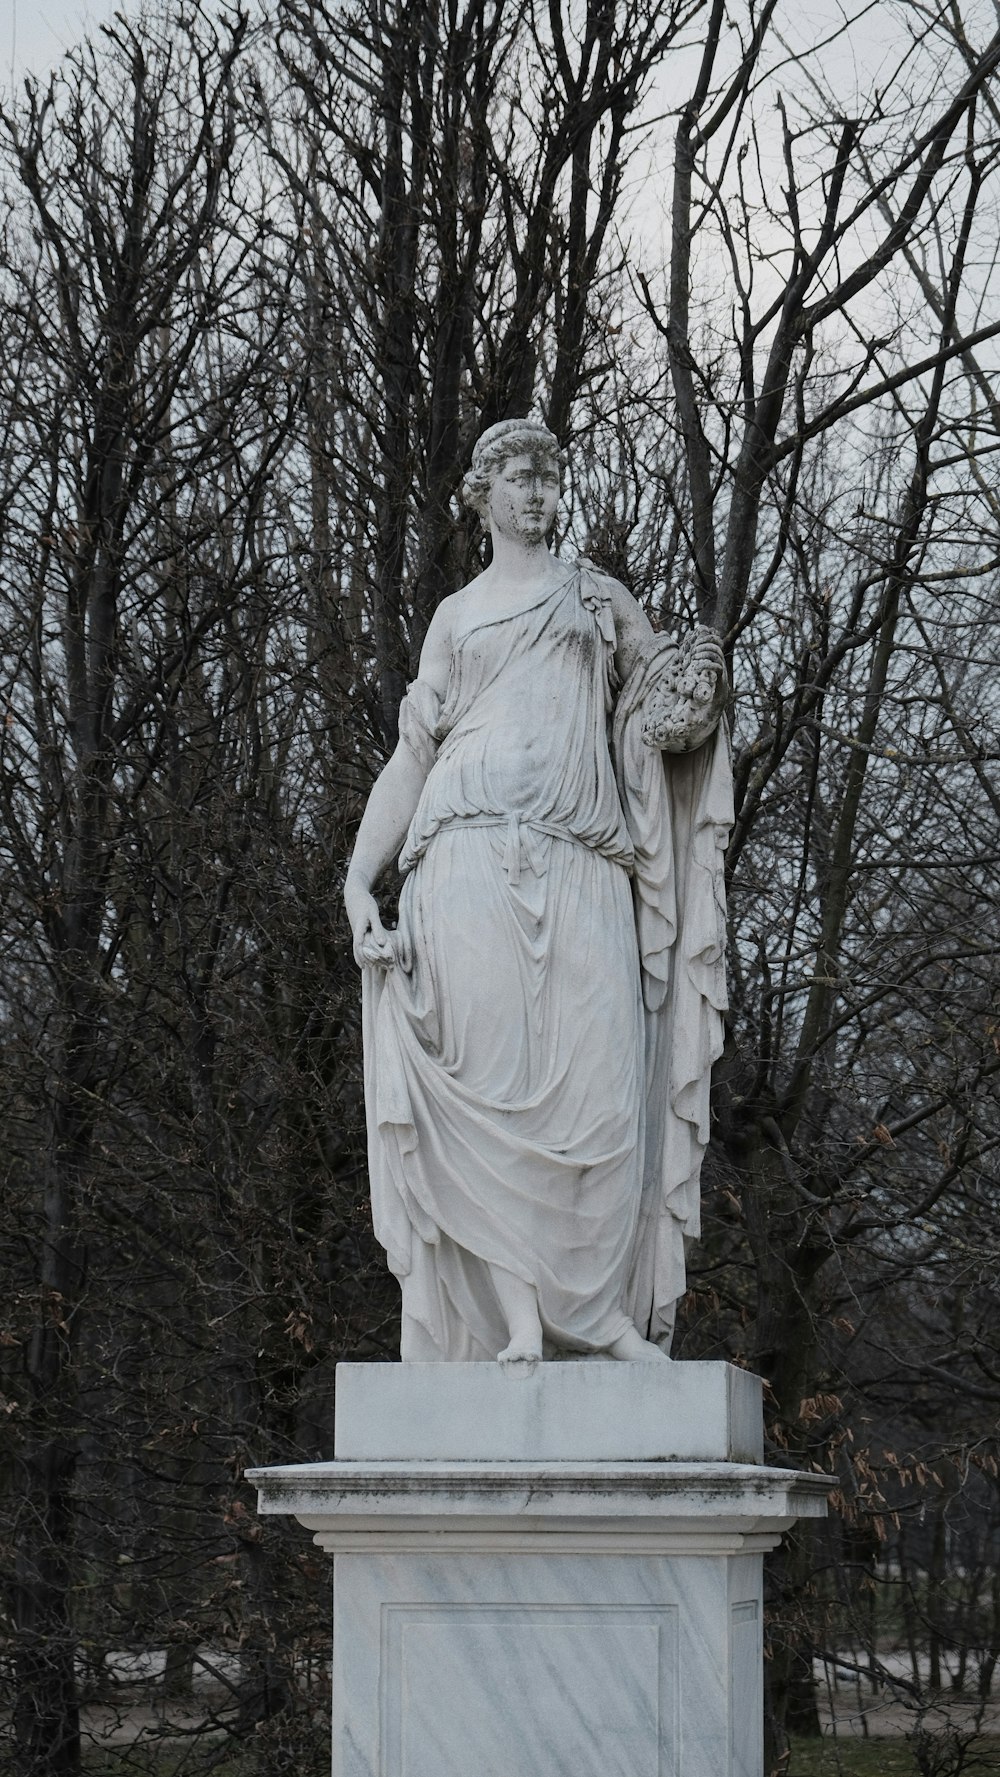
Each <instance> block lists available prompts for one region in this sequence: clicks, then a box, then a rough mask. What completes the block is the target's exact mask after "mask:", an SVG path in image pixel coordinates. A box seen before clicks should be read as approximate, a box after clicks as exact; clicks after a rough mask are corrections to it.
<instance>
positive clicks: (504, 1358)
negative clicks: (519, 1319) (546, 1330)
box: [497, 1330, 542, 1371]
mask: <svg viewBox="0 0 1000 1777" xmlns="http://www.w3.org/2000/svg"><path fill="white" fill-rule="evenodd" d="M541 1357H542V1337H541V1330H539V1332H538V1334H537V1335H536V1334H535V1333H533V1332H531V1333H515V1334H514V1337H513V1338H512V1339H511V1342H510V1344H509V1345H505V1346H504V1348H503V1350H502V1351H501V1352H500V1353H498V1356H497V1363H498V1364H503V1366H504V1368H505V1369H510V1368H515V1369H517V1370H519V1371H522V1370H523V1371H528V1370H533V1369H534V1367H535V1365H536V1364H537V1363H540V1362H541Z"/></svg>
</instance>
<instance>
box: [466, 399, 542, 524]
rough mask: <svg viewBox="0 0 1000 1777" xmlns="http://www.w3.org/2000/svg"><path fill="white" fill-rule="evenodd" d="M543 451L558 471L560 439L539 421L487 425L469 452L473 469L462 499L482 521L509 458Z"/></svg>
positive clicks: (502, 421) (467, 477) (516, 421)
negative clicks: (552, 458) (491, 494)
mask: <svg viewBox="0 0 1000 1777" xmlns="http://www.w3.org/2000/svg"><path fill="white" fill-rule="evenodd" d="M536 452H544V454H545V455H546V456H551V457H554V458H555V461H556V463H557V464H558V466H559V468H560V469H561V468H562V467H563V465H564V464H565V461H566V458H565V455H564V454H563V452H562V451H561V450H560V449H559V440H558V438H557V437H556V436H555V433H554V432H550V431H549V429H548V426H546V425H543V424H542V421H541V420H532V419H527V418H526V419H521V420H499V421H498V423H497V424H496V425H495V426H488V427H487V428H486V431H485V432H484V433H483V435H482V437H481V438H479V439H477V441H476V445H475V448H474V449H473V452H472V466H471V468H470V470H469V473H468V474H467V475H466V477H465V480H464V481H463V483H462V487H461V496H460V497H461V499H462V501H463V502H464V504H465V505H466V506H471V507H472V509H473V511H475V512H478V514H479V516H480V518H481V519H482V520H483V521H484V522H485V520H486V515H487V512H488V510H489V503H490V488H491V487H492V486H493V483H494V481H495V480H496V478H497V476H498V475H499V473H500V471H501V469H502V468H503V466H504V464H505V463H506V462H507V461H508V460H509V459H510V458H511V457H519V456H521V455H523V454H530V455H532V456H534V455H535V453H536Z"/></svg>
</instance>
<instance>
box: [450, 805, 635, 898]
mask: <svg viewBox="0 0 1000 1777" xmlns="http://www.w3.org/2000/svg"><path fill="white" fill-rule="evenodd" d="M456 827H501V828H506V830H507V839H506V843H505V845H504V848H503V867H504V870H505V872H506V875H507V881H508V882H509V883H510V884H511V887H512V888H516V887H517V885H518V883H519V882H520V880H521V874H522V871H523V870H524V868H525V867H526V866H527V868H528V869H529V870H531V871H533V872H534V874H535V875H536V876H537V875H538V874H539V873H540V871H541V869H542V868H543V865H544V858H543V857H542V854H541V848H540V846H539V845H538V844H537V841H536V839H535V835H536V834H538V835H541V836H542V837H544V838H546V839H565V840H568V842H569V844H570V845H582V846H583V847H584V850H585V851H601V847H599V846H588V845H587V844H586V841H585V840H583V839H581V838H580V835H579V834H578V833H573V832H571V831H570V829H569V827H567V826H564V825H563V823H562V822H561V821H540V820H536V818H535V817H534V815H520V814H469V815H454V816H452V818H451V820H448V821H442V822H441V825H440V826H439V827H438V828H437V832H438V833H448V832H453V831H454V830H455V828H456ZM630 851H631V848H630ZM602 855H603V856H605V857H609V858H610V859H611V861H612V862H613V863H615V864H621V866H622V868H623V869H624V870H631V868H632V862H633V860H632V857H631V855H629V854H626V855H624V856H622V855H620V854H619V855H617V856H616V855H615V854H614V853H612V852H602Z"/></svg>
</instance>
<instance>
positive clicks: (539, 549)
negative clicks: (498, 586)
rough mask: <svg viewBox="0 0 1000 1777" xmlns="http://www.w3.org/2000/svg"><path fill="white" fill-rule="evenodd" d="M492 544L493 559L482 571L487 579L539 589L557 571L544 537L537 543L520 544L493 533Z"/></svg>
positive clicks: (513, 538)
mask: <svg viewBox="0 0 1000 1777" xmlns="http://www.w3.org/2000/svg"><path fill="white" fill-rule="evenodd" d="M492 542H493V559H492V560H491V562H490V565H489V567H488V568H487V570H486V576H487V577H488V578H489V579H490V580H496V581H502V582H503V583H504V584H505V585H513V586H522V587H523V586H543V585H544V584H545V582H546V580H550V579H551V578H552V575H553V572H554V570H556V569H559V568H560V564H559V562H558V561H557V559H556V557H555V556H554V555H553V554H552V551H551V550H550V548H549V546H548V544H547V542H546V541H545V539H544V538H543V539H541V540H540V541H539V542H537V543H535V542H531V543H522V542H521V541H519V540H518V539H517V538H516V537H504V536H502V535H501V534H500V532H498V531H494V532H493V537H492ZM560 571H561V569H560Z"/></svg>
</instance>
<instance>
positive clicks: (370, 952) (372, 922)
mask: <svg viewBox="0 0 1000 1777" xmlns="http://www.w3.org/2000/svg"><path fill="white" fill-rule="evenodd" d="M345 900H346V901H347V912H348V917H349V919H350V921H351V932H352V935H353V938H354V960H355V962H356V963H357V965H358V968H359V969H364V968H369V969H370V968H378V969H391V968H392V967H393V965H394V964H395V963H401V964H403V966H404V967H405V958H404V956H403V953H402V939H401V938H400V935H399V933H398V932H387V931H386V929H385V927H384V925H383V924H382V918H381V915H380V913H379V910H378V902H377V901H376V899H375V896H374V895H372V894H369V893H368V892H367V891H366V890H358V889H355V890H353V891H352V892H351V894H350V895H349V896H348V895H346V894H345Z"/></svg>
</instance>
